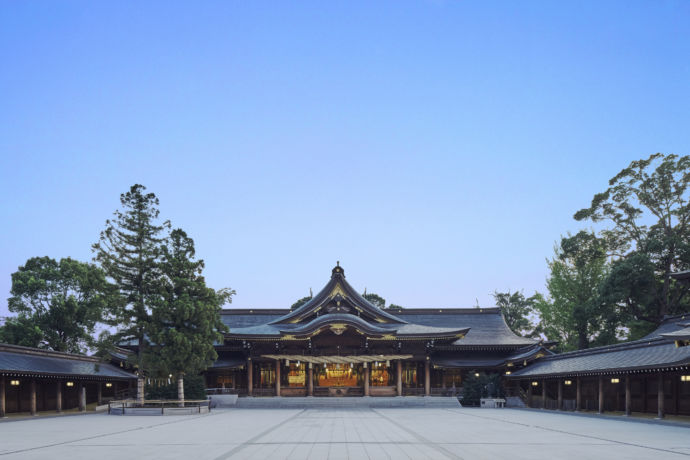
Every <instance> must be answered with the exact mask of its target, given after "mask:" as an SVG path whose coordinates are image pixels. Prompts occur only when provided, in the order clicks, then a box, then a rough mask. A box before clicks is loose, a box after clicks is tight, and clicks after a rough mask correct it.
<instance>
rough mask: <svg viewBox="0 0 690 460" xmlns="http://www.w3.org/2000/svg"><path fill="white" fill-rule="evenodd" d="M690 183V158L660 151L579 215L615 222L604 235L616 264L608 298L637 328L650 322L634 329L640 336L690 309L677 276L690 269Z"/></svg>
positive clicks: (625, 173) (619, 176)
mask: <svg viewBox="0 0 690 460" xmlns="http://www.w3.org/2000/svg"><path fill="white" fill-rule="evenodd" d="M689 183H690V156H683V157H679V156H677V155H664V154H661V153H657V154H654V155H651V156H650V157H649V158H648V159H646V160H639V161H633V162H632V163H630V165H629V166H628V167H627V168H625V169H623V170H622V171H621V172H619V173H618V174H617V175H616V176H614V177H613V178H612V179H611V180H610V181H609V188H607V189H606V190H605V191H604V192H602V193H598V194H596V195H595V196H594V198H593V199H592V202H591V204H590V206H589V207H588V208H584V209H581V210H579V211H578V212H577V213H575V215H574V218H575V219H576V220H578V221H584V220H590V221H592V222H597V223H598V222H608V223H609V224H610V225H609V226H608V227H607V228H605V229H604V230H602V231H601V232H600V235H599V236H600V238H601V239H603V240H604V241H605V243H606V250H607V254H608V255H609V256H610V257H611V259H612V260H613V262H612V267H611V271H610V273H609V275H608V277H607V280H606V282H605V283H604V284H603V286H602V296H604V298H605V301H606V302H609V303H611V304H615V305H616V306H617V307H618V308H619V309H620V314H621V316H623V317H628V318H629V319H630V320H631V321H633V322H637V326H640V323H641V322H644V323H646V324H647V326H646V327H644V326H642V327H637V328H634V329H635V330H636V331H638V335H639V334H642V333H644V332H647V331H649V330H650V329H652V328H653V327H655V326H656V325H658V324H659V323H660V322H661V321H662V319H663V317H664V315H669V314H675V313H680V312H684V311H687V310H688V307H689V303H688V296H687V293H688V289H689V288H688V286H686V285H683V284H680V283H677V282H676V281H675V280H674V279H673V278H672V277H671V273H673V272H675V271H680V270H686V269H688V268H690V190H689V189H688V184H689ZM633 338H634V337H633Z"/></svg>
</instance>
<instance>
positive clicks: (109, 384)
mask: <svg viewBox="0 0 690 460" xmlns="http://www.w3.org/2000/svg"><path fill="white" fill-rule="evenodd" d="M112 386H113V384H112V383H110V382H108V383H106V384H105V387H106V388H110V387H112Z"/></svg>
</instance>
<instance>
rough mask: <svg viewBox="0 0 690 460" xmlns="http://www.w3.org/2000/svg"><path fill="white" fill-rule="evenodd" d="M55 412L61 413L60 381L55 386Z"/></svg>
mask: <svg viewBox="0 0 690 460" xmlns="http://www.w3.org/2000/svg"><path fill="white" fill-rule="evenodd" d="M55 410H56V411H57V412H62V380H58V381H57V383H56V384H55Z"/></svg>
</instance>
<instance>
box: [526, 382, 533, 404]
mask: <svg viewBox="0 0 690 460" xmlns="http://www.w3.org/2000/svg"><path fill="white" fill-rule="evenodd" d="M532 388H534V387H533V386H532V381H531V380H530V381H528V382H527V407H532V406H533V405H534V401H533V400H532V394H533V393H534V391H533V390H532Z"/></svg>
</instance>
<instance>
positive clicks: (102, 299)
mask: <svg viewBox="0 0 690 460" xmlns="http://www.w3.org/2000/svg"><path fill="white" fill-rule="evenodd" d="M110 291H111V289H110V288H109V286H108V283H107V282H106V279H105V275H104V273H103V272H102V271H101V270H100V269H99V268H98V267H96V266H94V265H90V264H87V263H84V262H79V261H77V260H74V259H70V258H69V257H68V258H64V259H60V261H59V262H57V261H56V260H55V259H51V258H50V257H32V258H31V259H29V260H27V261H26V263H25V264H24V265H23V266H21V267H19V269H18V270H17V271H16V272H15V273H13V274H12V289H11V294H12V297H10V298H9V299H8V307H9V310H10V311H11V312H14V313H17V314H18V315H19V316H18V317H17V318H14V319H11V320H10V321H8V324H6V325H5V328H4V329H5V330H4V332H3V339H4V340H5V341H6V342H8V343H16V344H25V345H28V346H38V347H41V348H48V349H51V350H56V351H66V352H72V353H80V352H84V351H86V349H87V348H88V347H91V346H93V345H94V339H93V334H94V332H95V330H96V327H97V324H98V323H99V322H100V321H101V320H102V318H103V314H104V310H105V307H106V305H107V301H108V299H109V292H110Z"/></svg>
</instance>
